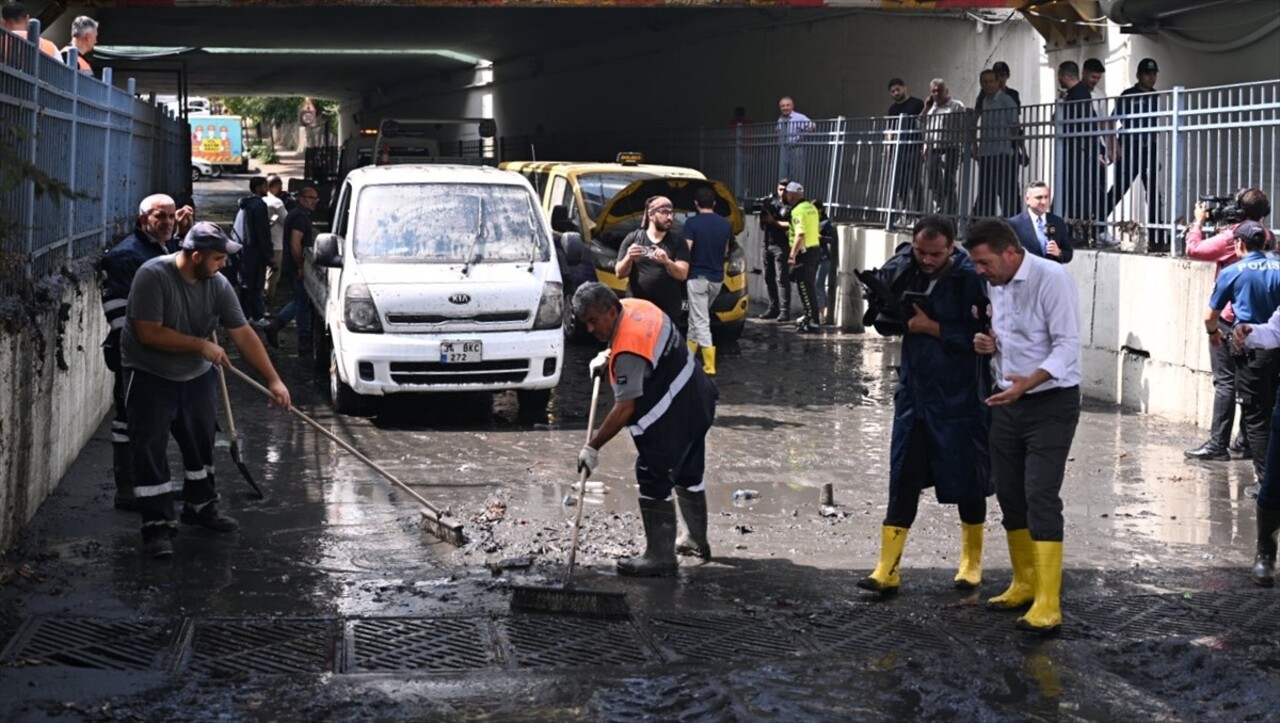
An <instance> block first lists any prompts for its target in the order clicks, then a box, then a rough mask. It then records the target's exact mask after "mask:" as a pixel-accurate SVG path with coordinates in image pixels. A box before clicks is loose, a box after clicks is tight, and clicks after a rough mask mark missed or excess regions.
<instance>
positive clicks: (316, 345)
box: [311, 306, 333, 374]
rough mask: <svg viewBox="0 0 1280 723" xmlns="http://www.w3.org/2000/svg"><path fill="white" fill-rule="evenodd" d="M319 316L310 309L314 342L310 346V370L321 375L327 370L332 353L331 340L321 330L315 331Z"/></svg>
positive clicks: (313, 309)
mask: <svg viewBox="0 0 1280 723" xmlns="http://www.w3.org/2000/svg"><path fill="white" fill-rule="evenodd" d="M319 318H320V315H319V314H317V313H316V310H315V307H314V306H313V307H311V319H312V321H311V328H312V329H313V331H312V333H313V334H315V337H314V341H313V342H312V344H311V369H312V371H314V372H315V373H316V374H323V373H324V372H326V371H328V370H329V364H330V359H329V357H330V355H331V354H332V352H333V339H331V338H330V337H329V335H328V334H327V333H325V331H324V330H323V329H316V320H317V319H319Z"/></svg>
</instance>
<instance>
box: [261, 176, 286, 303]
mask: <svg viewBox="0 0 1280 723" xmlns="http://www.w3.org/2000/svg"><path fill="white" fill-rule="evenodd" d="M283 190H284V182H283V181H281V180H280V177H279V176H275V175H272V176H268V177H267V195H265V196H263V197H262V200H263V201H266V203H267V218H268V219H269V220H270V221H271V263H270V264H268V265H267V286H266V292H267V304H268V306H269V305H270V304H271V298H272V297H273V296H275V293H276V284H277V283H279V282H280V262H281V261H283V260H284V259H283V256H284V217H285V216H287V215H289V213H288V211H286V210H285V207H284V199H283V198H281V197H280V196H281V192H282V191H283Z"/></svg>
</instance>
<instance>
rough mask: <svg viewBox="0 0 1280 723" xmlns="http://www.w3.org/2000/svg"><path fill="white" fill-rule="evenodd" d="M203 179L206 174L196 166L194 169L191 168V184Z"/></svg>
mask: <svg viewBox="0 0 1280 723" xmlns="http://www.w3.org/2000/svg"><path fill="white" fill-rule="evenodd" d="M201 178H204V174H203V173H201V172H200V169H199V168H196V167H195V166H192V167H191V182H192V183H195V182H196V181H199V180H200V179H201Z"/></svg>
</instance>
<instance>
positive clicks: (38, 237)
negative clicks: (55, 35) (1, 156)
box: [0, 21, 191, 297]
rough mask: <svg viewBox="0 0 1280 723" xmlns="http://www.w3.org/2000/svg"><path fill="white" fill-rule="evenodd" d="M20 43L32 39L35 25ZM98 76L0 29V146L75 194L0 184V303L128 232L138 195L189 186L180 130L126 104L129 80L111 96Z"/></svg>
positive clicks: (161, 116)
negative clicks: (46, 53) (1, 299)
mask: <svg viewBox="0 0 1280 723" xmlns="http://www.w3.org/2000/svg"><path fill="white" fill-rule="evenodd" d="M27 37H28V38H36V39H38V38H39V37H40V30H39V24H38V23H37V22H34V21H33V22H32V24H31V27H30V28H29V30H28V32H27ZM102 76H103V77H102V79H101V80H99V79H97V78H94V77H92V76H91V75H89V74H87V73H82V72H80V71H79V70H77V69H76V59H75V57H74V54H73V55H72V57H71V58H70V59H69V64H64V63H63V62H62V59H61V58H57V57H51V56H48V55H45V54H44V53H41V52H40V51H39V49H38V47H37V46H36V45H35V44H33V43H30V42H27V40H26V39H23V38H20V37H18V36H16V35H14V34H12V33H10V32H8V31H3V30H0V143H4V144H6V145H8V146H9V147H11V148H12V149H14V150H15V151H16V152H17V154H18V157H19V158H21V159H24V160H25V161H27V162H29V163H32V164H34V166H35V167H36V168H38V169H39V170H40V171H41V172H43V173H44V174H47V176H48V178H50V179H53V180H54V181H57V182H60V183H62V184H65V185H66V186H67V187H68V188H70V189H71V191H73V192H75V194H76V195H74V196H72V197H61V198H59V195H60V194H59V195H55V194H54V193H50V192H48V191H47V190H46V189H43V188H40V187H39V185H40V184H37V183H35V182H33V181H32V180H30V179H22V180H20V181H19V180H17V179H13V178H10V180H11V182H9V183H6V184H5V185H4V186H0V297H5V296H13V295H25V294H27V293H29V292H30V289H31V286H32V285H33V284H34V283H36V282H38V281H39V280H41V279H43V278H45V277H47V276H49V275H51V274H55V273H57V272H58V271H59V270H60V269H62V268H63V267H64V266H65V265H66V264H67V262H68V261H70V260H72V259H77V258H84V257H88V256H90V255H91V254H93V253H95V252H97V251H100V250H101V249H104V248H106V247H107V246H108V245H109V244H111V243H112V242H113V241H114V240H115V239H117V238H119V237H120V236H122V235H124V234H125V233H128V232H129V231H131V230H132V227H133V223H134V219H135V218H136V217H137V209H138V203H139V202H140V201H141V200H142V198H143V197H144V196H146V195H147V194H149V193H154V192H168V193H171V194H172V193H175V192H177V191H178V190H180V189H186V188H189V185H190V180H189V179H190V175H189V174H190V171H189V158H190V156H191V139H190V137H189V136H188V134H187V133H186V131H185V127H184V125H183V124H182V123H181V122H180V121H177V120H174V119H173V118H170V117H169V116H168V115H167V114H166V113H165V112H164V110H163V109H161V108H159V107H157V106H154V105H149V104H147V103H145V102H144V101H142V100H140V99H138V98H136V97H135V95H134V93H135V86H134V81H133V79H129V81H128V87H127V88H125V89H120V88H115V87H113V86H112V84H111V81H112V77H111V69H110V68H107V69H104V70H103V71H102ZM9 172H10V171H8V170H6V172H5V176H6V177H9Z"/></svg>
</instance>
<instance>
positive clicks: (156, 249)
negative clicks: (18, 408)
mask: <svg viewBox="0 0 1280 723" xmlns="http://www.w3.org/2000/svg"><path fill="white" fill-rule="evenodd" d="M191 220H192V210H191V207H190V206H183V207H182V208H177V207H176V205H175V203H174V200H173V199H172V198H170V197H169V196H166V195H165V194H163V193H156V194H152V195H150V196H147V197H146V198H144V199H142V203H140V204H138V224H137V227H136V228H135V229H134V231H133V233H132V234H130V235H129V236H128V237H126V238H125V239H124V240H123V241H121V242H120V243H118V244H116V245H115V247H114V248H112V249H111V250H110V251H109V252H107V254H106V255H105V256H103V257H102V261H100V262H99V263H98V285H99V288H100V289H101V290H102V312H103V313H104V314H105V315H106V317H107V328H108V329H109V331H108V332H107V339H106V341H104V342H102V356H103V358H104V360H105V361H106V363H107V368H108V369H110V370H111V372H112V374H113V375H114V377H115V382H114V384H113V386H112V390H111V397H112V400H113V401H114V403H115V416H114V417H113V418H112V419H111V460H112V461H111V469H112V472H113V474H114V476H115V482H116V494H115V507H116V509H119V510H130V511H134V510H137V504H136V502H135V500H134V497H133V475H132V473H131V472H130V465H131V462H130V460H131V459H132V456H131V455H132V454H133V452H132V446H131V445H130V443H129V418H128V414H127V413H126V412H125V403H124V375H123V374H122V370H121V368H120V330H121V329H123V328H124V325H125V306H126V305H127V304H128V302H129V287H130V286H131V285H132V284H133V275H134V274H135V273H137V271H138V268H139V267H140V266H142V265H143V264H144V263H146V262H147V261H150V260H151V259H153V258H155V257H157V256H163V255H164V254H166V253H171V252H173V251H175V250H177V247H178V239H177V238H176V237H175V236H174V230H175V229H181V231H182V232H184V233H185V232H186V230H187V229H188V228H190V227H191Z"/></svg>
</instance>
